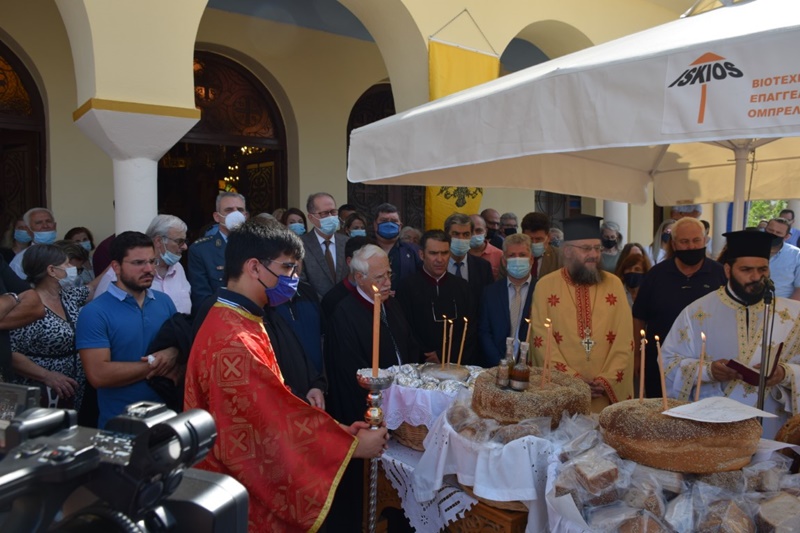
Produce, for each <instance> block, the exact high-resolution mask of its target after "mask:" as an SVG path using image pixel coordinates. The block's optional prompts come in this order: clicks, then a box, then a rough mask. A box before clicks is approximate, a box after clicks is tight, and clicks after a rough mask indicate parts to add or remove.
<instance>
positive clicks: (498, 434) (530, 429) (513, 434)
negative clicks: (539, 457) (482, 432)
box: [492, 424, 540, 444]
mask: <svg viewBox="0 0 800 533" xmlns="http://www.w3.org/2000/svg"><path fill="white" fill-rule="evenodd" d="M539 435H540V433H539V428H538V427H536V426H534V425H532V424H511V425H509V426H502V427H500V428H499V429H497V430H496V431H495V432H494V434H493V435H492V441H494V442H498V443H500V444H508V443H509V442H512V441H515V440H517V439H521V438H523V437H530V436H533V437H538V436H539Z"/></svg>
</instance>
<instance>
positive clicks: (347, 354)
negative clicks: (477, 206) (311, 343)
mask: <svg viewBox="0 0 800 533" xmlns="http://www.w3.org/2000/svg"><path fill="white" fill-rule="evenodd" d="M350 270H351V271H352V272H353V273H354V278H355V284H356V291H355V292H353V293H350V294H348V295H347V296H346V297H345V298H344V299H343V300H342V301H341V302H339V304H338V305H337V306H336V311H335V312H334V313H333V314H332V315H331V317H330V323H329V329H328V335H329V336H330V337H331V343H330V345H331V350H328V352H326V354H325V370H326V371H327V373H328V382H329V389H328V402H327V407H328V411H329V412H330V413H331V415H332V416H333V417H334V418H335V419H336V420H338V421H339V422H341V423H343V424H345V425H349V424H351V423H353V422H356V421H359V420H363V418H364V409H365V406H366V404H367V391H366V390H365V389H363V388H361V387H360V386H359V385H358V382H357V381H356V373H357V372H358V370H359V369H360V368H369V367H371V366H372V338H373V329H372V319H373V310H374V297H375V290H376V289H377V290H378V297H379V298H380V299H381V324H380V346H379V354H380V355H379V357H380V358H379V361H378V364H379V366H380V367H381V368H388V367H390V366H392V365H399V364H403V363H416V362H418V361H419V358H420V349H419V347H418V346H417V345H416V344H415V342H414V336H413V335H412V334H411V328H410V326H409V325H408V322H406V319H405V317H404V315H403V311H402V309H401V308H400V305H399V304H398V302H396V301H395V299H394V298H390V293H391V289H392V269H391V266H390V263H389V256H388V255H387V253H386V252H385V251H384V250H383V249H382V248H381V247H380V246H376V245H374V244H367V245H365V246H363V247H362V248H359V249H358V250H357V251H356V252H355V253H353V258H352V259H351V260H350ZM362 468H363V463H362V462H360V461H353V462H351V463H350V465H348V467H347V470H346V471H345V473H344V475H343V477H342V482H341V483H340V485H339V489H338V490H337V493H336V497H335V498H334V500H333V506H332V508H331V513H330V515H329V519H328V522H327V526H328V530H330V531H355V530H356V529H360V525H361V517H362V516H363V514H362V509H361V505H362V501H363V498H361V491H362V490H363V489H362V487H363V470H362Z"/></svg>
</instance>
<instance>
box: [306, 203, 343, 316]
mask: <svg viewBox="0 0 800 533" xmlns="http://www.w3.org/2000/svg"><path fill="white" fill-rule="evenodd" d="M306 211H308V220H309V221H310V222H311V224H312V226H314V231H311V232H309V233H306V234H305V235H303V236H302V237H301V238H300V240H302V241H303V248H305V255H306V258H305V262H304V263H303V270H302V273H301V279H302V280H303V281H305V282H307V283H310V284H311V286H312V287H314V290H316V291H317V295H318V296H319V298H320V300H322V298H324V297H325V294H326V293H327V292H328V291H329V290H331V289H332V288H333V286H334V285H336V284H337V283H339V282H340V281H342V280H343V279H344V278H345V277H346V276H347V263H346V262H345V260H344V245H345V243H346V242H347V236H345V235H342V234H341V233H336V230H338V229H339V210H338V209H336V200H334V199H333V196H331V195H330V194H328V193H326V192H318V193H315V194H312V195H310V196H309V197H308V201H307V202H306Z"/></svg>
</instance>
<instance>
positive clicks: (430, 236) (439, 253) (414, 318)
mask: <svg viewBox="0 0 800 533" xmlns="http://www.w3.org/2000/svg"><path fill="white" fill-rule="evenodd" d="M420 244H421V246H422V250H421V251H420V255H421V257H422V270H421V271H419V272H417V273H416V274H413V275H411V276H409V277H407V278H406V279H404V280H403V281H402V282H400V286H399V287H398V288H397V300H398V302H400V304H401V305H402V307H403V312H404V313H405V317H406V320H407V321H408V323H409V324H410V325H411V331H412V332H413V334H414V336H415V338H416V340H417V344H418V345H419V346H420V350H421V351H422V354H423V356H424V358H425V360H427V361H432V362H439V361H440V360H441V357H442V356H443V355H442V347H443V346H442V334H443V333H444V321H445V320H452V321H453V325H452V327H453V339H460V338H461V335H462V334H463V332H464V326H465V324H466V325H467V339H466V342H465V344H464V353H463V356H462V357H463V358H462V361H461V362H462V364H465V365H472V364H478V361H479V356H478V354H479V351H480V350H479V347H478V346H477V343H478V340H477V337H476V332H477V330H478V328H477V324H478V314H477V312H476V304H475V299H474V297H473V296H472V291H470V288H469V284H468V283H467V282H466V281H464V279H463V278H460V277H458V276H456V275H454V274H450V273H449V272H448V271H447V263H448V260H449V258H450V237H449V236H448V235H447V234H446V233H445V232H443V231H442V230H429V231H426V232H425V233H423V234H422V239H421V241H420ZM465 319H466V320H465ZM453 343H454V344H455V341H453ZM444 356H445V357H447V356H449V357H450V359H451V360H452V361H453V362H455V361H456V359H457V358H458V349H455V350H453V349H452V346H451V347H450V349H449V350H447V353H445V354H444Z"/></svg>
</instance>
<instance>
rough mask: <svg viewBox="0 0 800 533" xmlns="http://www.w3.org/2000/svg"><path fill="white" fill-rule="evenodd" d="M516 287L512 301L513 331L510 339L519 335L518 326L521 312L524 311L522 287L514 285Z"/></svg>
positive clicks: (510, 333)
mask: <svg viewBox="0 0 800 533" xmlns="http://www.w3.org/2000/svg"><path fill="white" fill-rule="evenodd" d="M512 287H514V297H513V298H512V299H511V309H510V311H511V313H510V315H511V329H510V332H509V334H508V336H509V337H514V336H515V334H516V333H517V324H519V312H520V309H522V286H521V285H512Z"/></svg>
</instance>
